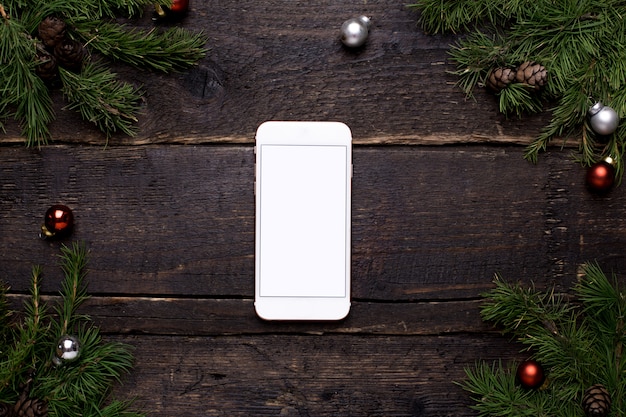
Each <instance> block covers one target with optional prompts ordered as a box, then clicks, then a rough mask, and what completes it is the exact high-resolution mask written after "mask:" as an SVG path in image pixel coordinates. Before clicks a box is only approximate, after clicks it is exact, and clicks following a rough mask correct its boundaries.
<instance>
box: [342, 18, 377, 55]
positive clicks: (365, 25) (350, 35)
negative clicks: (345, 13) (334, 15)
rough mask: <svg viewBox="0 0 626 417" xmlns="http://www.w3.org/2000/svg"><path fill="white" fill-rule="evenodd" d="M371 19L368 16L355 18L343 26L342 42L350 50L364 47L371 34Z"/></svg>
mask: <svg viewBox="0 0 626 417" xmlns="http://www.w3.org/2000/svg"><path fill="white" fill-rule="evenodd" d="M370 24H371V22H370V18H369V17H367V16H360V17H353V18H352V19H348V20H346V21H345V22H343V25H341V42H343V44H344V45H346V46H348V47H350V48H358V47H359V46H363V44H364V43H365V40H366V39H367V35H368V34H369V28H370Z"/></svg>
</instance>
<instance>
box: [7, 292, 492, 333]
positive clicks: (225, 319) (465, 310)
mask: <svg viewBox="0 0 626 417" xmlns="http://www.w3.org/2000/svg"><path fill="white" fill-rule="evenodd" d="M9 299H10V300H11V303H12V307H13V309H14V310H15V311H20V310H21V307H20V306H21V305H22V304H23V303H24V301H25V299H26V296H25V295H21V294H10V295H9ZM44 300H45V301H46V302H47V303H48V304H49V305H53V304H56V303H58V297H56V296H51V297H50V296H47V297H44ZM479 304H480V301H479V300H470V301H446V302H404V303H372V302H362V301H353V303H352V306H351V309H350V315H349V316H348V318H346V319H345V320H341V321H339V322H319V323H307V322H299V323H297V322H295V323H288V322H267V321H262V320H260V319H259V318H258V317H257V316H256V315H255V313H254V305H253V300H252V299H238V300H234V299H206V298H199V299H188V298H156V297H151V298H149V297H136V296H130V297H129V296H109V297H92V298H91V299H89V300H88V301H87V302H86V303H85V305H84V307H83V308H82V312H84V313H85V314H88V315H89V316H90V317H92V319H93V320H94V322H95V324H96V325H98V326H99V327H100V329H101V330H102V332H104V333H109V334H146V335H174V336H219V335H250V334H267V333H276V334H278V333H289V334H297V333H300V334H315V335H322V334H334V333H341V334H359V335H363V334H366V335H368V334H374V335H404V336H409V335H421V336H424V335H429V336H432V335H442V334H455V333H484V332H487V331H494V329H493V328H492V327H491V326H490V325H489V324H485V323H483V322H482V321H481V318H480V314H479Z"/></svg>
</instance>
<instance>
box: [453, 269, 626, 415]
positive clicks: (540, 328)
mask: <svg viewBox="0 0 626 417" xmlns="http://www.w3.org/2000/svg"><path fill="white" fill-rule="evenodd" d="M582 272H583V276H582V278H581V279H580V280H579V281H578V282H577V284H576V285H575V286H574V288H573V297H565V296H563V295H558V294H555V292H554V290H553V289H549V290H547V291H539V290H537V289H535V288H534V287H530V288H524V287H522V286H521V285H519V284H513V283H508V282H505V281H504V280H503V279H502V278H501V277H498V276H496V278H495V279H494V285H495V287H494V288H493V289H492V290H490V291H489V292H487V293H486V294H484V297H485V302H484V303H483V304H482V306H481V316H482V318H483V320H485V321H487V322H490V323H492V324H494V325H495V326H497V327H498V328H500V329H502V331H503V332H504V333H505V334H510V335H512V336H513V337H514V339H515V340H516V341H518V342H520V343H521V344H522V345H524V346H525V347H524V350H525V351H528V352H529V354H530V355H531V356H532V357H533V358H534V359H536V360H537V361H539V362H540V363H541V364H542V365H543V367H544V368H545V370H546V372H547V383H546V384H544V386H543V387H541V388H540V389H538V390H531V389H525V388H522V387H521V386H519V385H517V384H516V379H515V378H516V377H515V369H516V367H515V366H514V364H508V365H506V366H505V365H503V364H502V362H501V361H499V362H497V363H493V364H492V365H489V364H488V363H486V362H484V361H480V362H478V363H477V364H476V365H475V366H474V367H470V368H466V370H465V372H466V379H465V380H464V381H462V382H460V383H459V385H461V386H462V387H463V388H464V389H465V390H466V391H468V393H469V394H470V396H471V397H472V398H473V400H474V401H475V404H474V405H472V408H474V409H475V410H477V411H478V412H479V415H480V416H496V415H497V416H563V417H579V416H580V417H583V416H584V412H583V410H582V407H581V400H582V395H583V393H584V391H585V389H587V388H589V387H590V386H591V385H593V384H602V385H604V386H605V387H606V388H607V390H608V392H609V393H610V396H611V399H612V404H611V409H610V414H609V416H615V417H617V416H623V415H624V413H625V412H626V404H624V395H625V394H626V358H624V353H623V346H624V342H626V331H625V330H626V326H625V323H624V314H626V293H625V292H624V291H623V290H622V289H620V288H619V286H618V283H617V279H616V278H615V276H613V277H612V279H609V278H608V277H607V276H606V275H605V274H604V273H603V272H602V270H601V269H600V267H599V266H598V265H597V264H596V263H589V264H586V265H584V266H583V267H582Z"/></svg>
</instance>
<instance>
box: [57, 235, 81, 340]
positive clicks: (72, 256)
mask: <svg viewBox="0 0 626 417" xmlns="http://www.w3.org/2000/svg"><path fill="white" fill-rule="evenodd" d="M60 257H61V269H62V270H63V273H64V275H65V279H64V280H63V284H62V289H61V298H62V303H61V305H60V306H59V307H57V309H56V310H57V314H58V316H59V329H58V331H57V337H61V336H63V335H66V334H69V333H68V332H70V331H73V330H74V327H75V323H76V322H78V321H79V320H84V319H85V317H84V316H79V315H77V314H76V312H77V310H78V308H79V307H80V306H81V305H82V304H83V303H84V302H85V301H86V300H87V298H88V296H87V292H86V289H85V283H84V280H85V276H86V275H87V271H86V266H87V257H88V251H87V248H86V246H85V245H84V244H80V243H73V244H72V246H71V247H68V246H65V245H63V246H62V247H61V255H60Z"/></svg>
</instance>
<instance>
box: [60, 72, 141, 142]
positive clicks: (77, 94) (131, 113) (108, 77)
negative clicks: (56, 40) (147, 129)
mask: <svg viewBox="0 0 626 417" xmlns="http://www.w3.org/2000/svg"><path fill="white" fill-rule="evenodd" d="M59 74H60V76H61V80H62V81H63V94H64V95H65V97H66V99H67V100H68V102H69V104H68V106H67V108H69V109H71V110H77V111H79V112H80V114H81V116H82V117H83V119H85V120H87V121H89V122H91V123H94V124H95V125H96V126H98V128H99V129H100V130H101V131H102V132H104V133H105V134H106V135H107V137H110V136H111V135H112V134H113V133H114V132H116V131H118V130H119V131H121V132H123V133H125V134H127V135H129V136H134V134H135V133H136V129H135V127H134V125H133V123H134V122H136V121H137V117H136V113H137V112H138V109H139V105H138V102H139V99H140V97H141V95H140V93H139V90H137V89H135V88H134V87H133V86H132V85H130V84H128V83H123V82H120V81H118V80H117V79H116V75H115V74H114V73H112V72H111V71H109V70H108V69H106V68H105V67H102V66H98V65H95V64H93V63H88V64H86V66H85V67H84V68H83V70H82V72H81V73H80V74H76V73H73V72H70V71H67V70H64V69H63V68H60V70H59Z"/></svg>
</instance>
